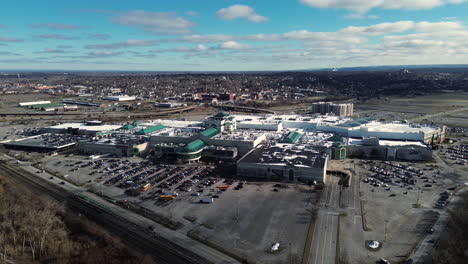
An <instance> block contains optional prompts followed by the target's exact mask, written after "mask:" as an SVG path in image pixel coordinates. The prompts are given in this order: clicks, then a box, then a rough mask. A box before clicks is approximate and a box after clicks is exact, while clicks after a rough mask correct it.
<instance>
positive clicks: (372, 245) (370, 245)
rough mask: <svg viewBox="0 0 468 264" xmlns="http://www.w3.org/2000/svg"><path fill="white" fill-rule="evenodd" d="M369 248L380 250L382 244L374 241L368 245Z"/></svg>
mask: <svg viewBox="0 0 468 264" xmlns="http://www.w3.org/2000/svg"><path fill="white" fill-rule="evenodd" d="M367 246H368V247H369V248H372V249H378V248H379V247H380V242H379V241H375V240H372V241H370V242H369V243H368V244H367Z"/></svg>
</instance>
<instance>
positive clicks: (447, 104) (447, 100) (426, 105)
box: [354, 93, 468, 126]
mask: <svg viewBox="0 0 468 264" xmlns="http://www.w3.org/2000/svg"><path fill="white" fill-rule="evenodd" d="M467 99H468V93H456V94H455V93H442V94H434V95H426V96H415V97H408V98H400V97H387V98H381V99H372V100H369V101H366V102H365V103H355V105H354V111H355V114H356V115H358V116H373V117H376V118H383V119H386V120H402V119H411V118H415V117H419V116H421V115H427V114H434V113H439V112H444V111H450V110H454V109H457V108H462V107H467V106H468V100H467ZM449 117H450V116H449ZM451 118H453V117H451ZM458 119H460V120H455V121H463V119H462V118H458ZM433 121H434V122H440V123H441V124H449V122H448V121H450V120H445V117H443V118H434V120H433ZM446 121H447V122H446ZM452 121H453V120H452ZM463 123H464V124H465V126H468V122H467V121H466V120H465V121H463Z"/></svg>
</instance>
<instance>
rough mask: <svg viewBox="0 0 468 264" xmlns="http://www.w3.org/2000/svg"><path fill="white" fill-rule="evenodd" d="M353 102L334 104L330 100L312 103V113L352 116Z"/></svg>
mask: <svg viewBox="0 0 468 264" xmlns="http://www.w3.org/2000/svg"><path fill="white" fill-rule="evenodd" d="M353 113H354V104H352V103H350V104H334V103H330V102H318V103H313V104H312V114H320V115H327V114H328V115H336V116H353Z"/></svg>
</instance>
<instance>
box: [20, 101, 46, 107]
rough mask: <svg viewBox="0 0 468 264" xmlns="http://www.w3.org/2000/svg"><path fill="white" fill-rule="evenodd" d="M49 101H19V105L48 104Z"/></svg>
mask: <svg viewBox="0 0 468 264" xmlns="http://www.w3.org/2000/svg"><path fill="white" fill-rule="evenodd" d="M50 103H51V102H50V101H35V102H22V103H19V106H30V105H40V104H50Z"/></svg>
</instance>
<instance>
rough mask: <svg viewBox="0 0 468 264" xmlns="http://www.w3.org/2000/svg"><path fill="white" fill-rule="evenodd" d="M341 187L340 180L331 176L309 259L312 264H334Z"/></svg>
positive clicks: (321, 203) (321, 201)
mask: <svg viewBox="0 0 468 264" xmlns="http://www.w3.org/2000/svg"><path fill="white" fill-rule="evenodd" d="M339 201H340V186H339V185H338V178H337V177H334V176H330V180H329V183H327V185H326V187H325V189H324V192H323V195H322V197H321V199H320V203H319V206H320V208H319V209H318V212H317V221H316V222H315V227H314V238H313V242H312V249H311V254H310V258H309V263H310V264H334V263H335V260H336V249H337V239H338V221H339V212H338V211H337V210H338V208H339Z"/></svg>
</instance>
